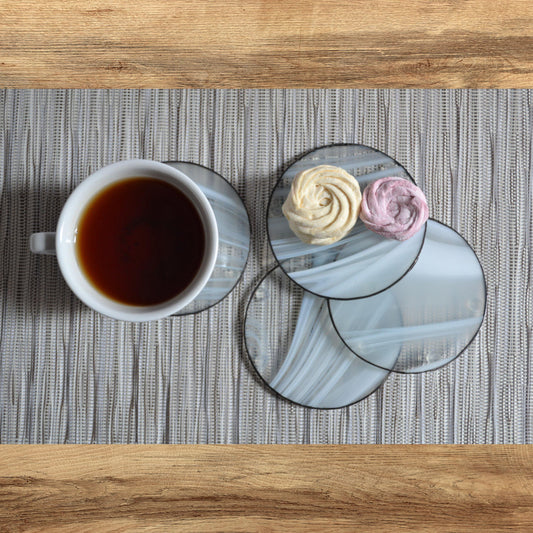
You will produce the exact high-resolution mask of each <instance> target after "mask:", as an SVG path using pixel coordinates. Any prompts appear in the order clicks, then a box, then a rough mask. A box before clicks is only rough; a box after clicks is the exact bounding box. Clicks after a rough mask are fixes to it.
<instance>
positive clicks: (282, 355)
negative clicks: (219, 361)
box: [244, 267, 397, 409]
mask: <svg viewBox="0 0 533 533" xmlns="http://www.w3.org/2000/svg"><path fill="white" fill-rule="evenodd" d="M244 338H245V344H246V349H247V352H248V355H249V357H250V360H251V362H252V364H253V366H254V367H255V369H256V371H257V373H258V374H259V376H260V377H261V378H262V379H263V381H264V382H265V383H266V384H267V385H268V386H269V387H271V388H272V389H273V390H274V391H275V392H276V393H278V394H279V395H280V396H282V397H284V398H286V399H288V400H290V401H292V402H295V403H297V404H300V405H303V406H306V407H315V408H322V409H331V408H338V407H345V406H347V405H350V404H353V403H355V402H358V401H360V400H362V399H364V398H366V397H367V396H368V395H369V394H371V393H372V392H374V391H375V390H376V389H377V388H378V387H379V386H380V385H381V384H382V383H383V382H384V381H385V379H386V378H387V376H388V375H389V371H387V370H383V369H380V368H377V367H376V366H374V365H371V364H369V363H367V362H365V361H363V360H362V359H360V358H358V357H356V356H355V355H354V354H353V353H352V352H351V351H350V350H349V349H348V348H347V347H346V346H345V345H344V343H343V342H342V340H341V339H340V338H339V336H338V334H337V333H336V332H335V329H334V328H333V325H332V323H331V319H330V316H329V312H328V307H327V300H324V299H323V298H319V297H317V296H314V295H312V294H311V293H309V292H306V291H304V290H303V289H302V288H301V287H299V286H298V285H296V284H295V283H293V282H292V281H291V280H290V279H289V278H288V277H287V276H286V275H285V274H284V273H283V271H282V270H281V269H280V268H279V267H276V268H275V269H273V270H271V271H270V272H269V273H268V274H267V275H266V276H265V277H264V278H263V279H262V280H261V281H260V283H259V284H258V286H257V287H256V289H255V290H254V293H253V294H252V297H251V298H250V301H249V303H248V307H247V310H246V317H245V324H244ZM396 356H397V354H396V353H394V357H396ZM388 362H389V365H390V366H394V361H393V360H391V361H388Z"/></svg>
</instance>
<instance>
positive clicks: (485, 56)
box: [0, 0, 533, 88]
mask: <svg viewBox="0 0 533 533" xmlns="http://www.w3.org/2000/svg"><path fill="white" fill-rule="evenodd" d="M0 79H1V80H2V82H1V83H0V86H4V87H174V88H179V87H329V88H332V87H533V2H532V1H531V0H498V1H495V0H461V1H456V0H432V1H428V0H408V1H400V0H375V1H373V2H368V1H366V0H365V1H357V0H305V1H304V0H254V1H252V0H224V1H213V0H211V1H194V2H191V1H190V0H170V1H169V0H165V1H162V0H137V1H135V2H131V1H128V2H126V1H125V0H120V1H117V0H113V1H111V0H86V1H84V2H71V1H68V0H47V1H46V2H43V1H42V0H3V1H2V2H0Z"/></svg>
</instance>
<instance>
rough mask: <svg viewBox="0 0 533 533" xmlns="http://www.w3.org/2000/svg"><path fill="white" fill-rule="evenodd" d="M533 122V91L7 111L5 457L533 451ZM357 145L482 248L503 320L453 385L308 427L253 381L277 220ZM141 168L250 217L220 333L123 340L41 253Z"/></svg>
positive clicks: (32, 103)
mask: <svg viewBox="0 0 533 533" xmlns="http://www.w3.org/2000/svg"><path fill="white" fill-rule="evenodd" d="M532 106H533V91H526V90H509V91H496V90H479V91H470V90H459V91H447V90H310V91H306V90H235V91H234V90H231V91H222V90H179V91H167V90H164V91H155V90H154V91H136V90H135V91H134V90H131V91H130V90H126V91H118V90H117V91H115V90H112V91H108V90H50V91H38V90H2V91H0V184H1V204H0V247H1V250H0V254H1V261H0V269H1V275H0V293H1V307H0V442H2V443H65V442H68V443H91V442H94V443H126V442H139V443H167V442H168V443H235V444H237V443H505V442H514V443H525V442H533V438H532V434H531V431H532V419H531V408H532V398H533V394H532V393H533V390H532V383H531V377H532V370H531V366H530V359H529V358H530V354H531V343H530V332H531V314H530V312H529V310H530V308H531V285H530V277H531V275H530V273H531V268H532V267H531V252H530V242H531V237H532V235H531V233H532V220H533V219H532V213H531V202H532V199H533V190H532V183H531V180H532V174H533V155H532V133H533V107H532ZM351 142H357V143H363V144H367V145H369V146H372V147H375V148H377V149H379V150H382V151H384V152H386V153H388V154H389V155H391V156H392V157H394V158H395V159H397V160H398V161H399V162H400V163H401V164H402V165H403V166H404V167H405V168H406V169H407V170H408V171H409V172H410V173H411V175H412V176H413V177H414V179H415V180H416V182H417V184H418V185H419V186H420V187H421V188H422V189H423V190H424V192H425V193H426V195H427V198H428V202H429V206H430V216H432V217H434V218H435V219H437V220H439V221H442V222H445V223H447V224H449V225H451V226H452V227H453V228H454V229H456V230H457V231H459V232H460V233H461V234H462V235H463V236H464V237H465V238H466V239H467V240H468V242H469V243H470V244H471V246H472V247H473V248H474V250H475V251H476V253H477V254H478V256H479V258H480V260H481V263H482V265H483V268H484V271H485V275H486V278H487V286H488V301H487V314H486V317H485V322H484V324H483V326H482V328H481V331H480V333H479V335H478V336H477V338H476V339H475V340H474V342H473V343H472V344H471V345H470V347H469V348H468V350H467V351H466V352H465V353H464V354H463V355H462V356H461V357H460V358H459V359H458V360H457V361H455V362H453V363H452V364H450V365H449V366H447V367H446V368H444V369H441V370H438V371H435V372H430V373H427V374H424V375H412V376H409V375H392V376H391V377H390V379H389V380H388V381H387V382H386V383H385V385H384V386H383V387H382V388H381V389H379V390H378V391H377V392H376V393H374V394H373V395H371V396H370V397H369V398H368V399H366V400H364V401H362V402H361V403H359V404H357V405H355V406H352V407H348V408H344V409H338V410H333V411H321V410H313V409H306V408H303V407H298V406H296V405H293V404H291V403H289V402H287V401H285V400H283V399H281V398H278V397H277V396H275V395H273V394H272V392H270V391H269V390H268V389H267V388H266V387H265V386H264V385H263V384H262V382H261V381H260V379H259V378H257V376H256V375H255V374H254V372H253V370H252V368H251V366H250V364H249V363H248V360H247V356H246V354H245V351H244V347H243V342H242V319H243V311H244V306H245V304H246V301H247V298H248V297H249V295H250V292H251V290H252V289H253V286H254V284H255V283H256V282H257V281H258V279H259V278H260V277H261V275H262V274H264V273H265V272H266V270H267V269H268V268H269V267H270V266H272V265H273V264H274V260H273V257H272V255H271V254H270V251H269V247H268V244H267V241H266V232H265V209H266V203H267V201H268V197H269V193H270V191H271V189H272V187H273V186H274V184H275V182H276V180H277V178H278V177H279V176H280V173H281V172H282V170H283V169H284V168H285V167H286V166H287V165H288V164H290V163H291V162H292V161H294V159H295V158H297V157H299V156H300V155H302V154H303V153H304V152H306V151H308V150H310V149H312V148H315V147H317V146H321V145H325V144H329V143H351ZM133 157H142V158H148V159H156V160H162V161H164V160H185V161H192V162H195V163H200V164H203V165H205V166H208V167H210V168H212V169H214V170H215V171H217V172H219V173H221V174H222V175H223V176H225V177H226V178H227V179H228V180H229V181H230V182H231V183H232V184H233V185H234V186H235V187H236V189H237V190H238V192H239V193H240V195H241V196H242V198H243V199H244V201H245V203H246V206H247V208H248V210H249V213H250V217H251V223H252V232H253V233H252V251H251V254H250V259H249V262H248V266H247V269H246V271H245V273H244V276H243V278H242V280H241V282H240V283H239V284H238V286H237V288H236V289H235V290H234V292H233V293H232V294H231V295H230V296H229V297H228V298H227V299H225V300H224V301H223V302H222V303H220V304H219V305H217V306H215V307H214V308H212V309H210V310H208V311H205V312H204V313H201V314H199V315H195V316H189V317H181V318H169V319H165V320H161V321H158V322H153V323H145V324H127V323H121V322H116V321H114V320H112V319H108V318H106V317H103V316H101V315H98V314H97V313H95V312H93V311H91V310H89V309H88V308H86V307H85V306H84V305H83V304H81V303H80V302H79V301H78V300H77V298H76V297H75V296H74V295H73V294H72V293H71V292H70V290H69V289H68V288H67V286H66V284H65V282H64V281H63V279H62V278H61V275H60V272H59V269H58V266H57V263H56V261H55V259H54V258H53V257H44V256H33V255H31V254H30V252H29V250H28V239H29V236H30V234H31V233H32V232H35V231H53V230H54V228H55V225H56V222H57V219H58V216H59V213H60V210H61V207H62V205H63V204H64V202H65V201H66V199H67V197H68V195H69V193H70V192H71V191H72V190H73V189H74V187H75V186H76V185H77V184H78V183H80V182H81V181H82V180H83V179H84V178H85V177H86V176H88V175H89V174H90V173H91V172H93V171H94V170H96V169H98V168H99V167H101V166H103V165H106V164H108V163H111V162H114V161H118V160H121V159H127V158H133Z"/></svg>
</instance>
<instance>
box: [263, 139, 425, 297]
mask: <svg viewBox="0 0 533 533" xmlns="http://www.w3.org/2000/svg"><path fill="white" fill-rule="evenodd" d="M318 165H333V166H336V167H341V168H343V169H344V170H346V171H347V172H349V173H350V174H352V175H353V176H355V177H356V178H357V181H358V182H359V185H360V187H361V192H362V191H363V190H364V188H365V187H366V186H367V185H369V184H370V183H372V182H373V181H375V180H377V179H379V178H384V177H387V176H398V177H402V178H405V179H408V180H411V181H413V179H412V178H411V176H410V175H409V174H408V172H407V171H406V170H405V169H404V168H403V167H402V166H401V165H400V164H399V163H398V162H397V161H395V160H394V159H392V158H391V157H389V156H388V155H386V154H384V153H383V152H380V151H378V150H375V149H374V148H370V147H368V146H363V145H360V144H347V145H332V146H325V147H322V148H318V149H316V150H313V151H312V152H310V153H308V154H306V155H305V156H303V157H302V158H301V159H299V160H298V161H296V162H295V163H293V164H292V165H291V166H290V167H289V168H288V169H287V170H286V171H285V172H284V173H283V176H282V177H281V178H280V180H279V181H278V183H277V184H276V186H275V188H274V190H273V191H272V195H271V197H270V201H269V204H268V210H267V228H268V236H269V241H270V245H271V247H272V251H273V253H274V256H275V257H276V260H277V261H278V263H279V265H280V266H281V268H282V269H283V270H284V271H285V273H286V274H287V275H288V276H289V277H290V278H291V279H292V280H293V281H294V282H295V283H297V284H298V285H300V286H301V287H302V288H304V289H306V290H308V291H310V292H312V293H313V294H316V295H317V296H322V297H324V298H339V299H353V298H365V297H367V296H370V295H373V294H376V293H379V292H380V291H383V290H385V289H387V288H388V287H390V286H392V285H394V283H396V282H397V281H398V280H399V279H401V278H402V276H404V275H405V274H406V272H408V271H409V269H410V268H412V266H413V264H414V263H415V262H416V259H417V257H418V255H419V253H420V250H421V249H422V246H423V244H424V236H425V232H426V225H425V224H424V226H423V227H422V228H421V229H420V231H418V233H417V234H416V235H414V236H413V237H411V238H410V239H408V240H406V241H403V242H400V241H395V240H391V239H387V238H385V237H382V236H381V235H378V234H377V233H374V232H372V231H370V230H368V229H366V227H365V225H364V224H363V222H362V221H361V219H358V220H357V222H356V224H355V226H354V227H353V228H352V230H351V231H350V232H349V233H348V235H346V236H345V237H344V238H342V239H341V240H340V241H337V242H336V243H333V244H329V245H325V246H316V245H311V244H305V243H303V242H302V241H301V240H300V239H299V238H298V237H296V235H295V234H294V233H293V232H292V230H291V228H290V227H289V223H288V222H287V219H286V218H285V216H284V215H283V213H282V211H281V207H282V205H283V203H284V202H285V200H286V198H287V196H288V194H289V191H290V189H291V184H292V181H293V179H294V177H295V176H296V174H298V173H299V172H301V171H302V170H306V169H309V168H313V167H316V166H318Z"/></svg>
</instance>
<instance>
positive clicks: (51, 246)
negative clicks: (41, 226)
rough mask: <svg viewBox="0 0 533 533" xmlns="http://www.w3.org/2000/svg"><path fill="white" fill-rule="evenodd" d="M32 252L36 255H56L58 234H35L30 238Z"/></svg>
mask: <svg viewBox="0 0 533 533" xmlns="http://www.w3.org/2000/svg"><path fill="white" fill-rule="evenodd" d="M30 250H31V251H32V252H33V253H34V254H44V255H56V234H55V233H53V232H44V233H34V234H33V235H32V236H31V237H30Z"/></svg>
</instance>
